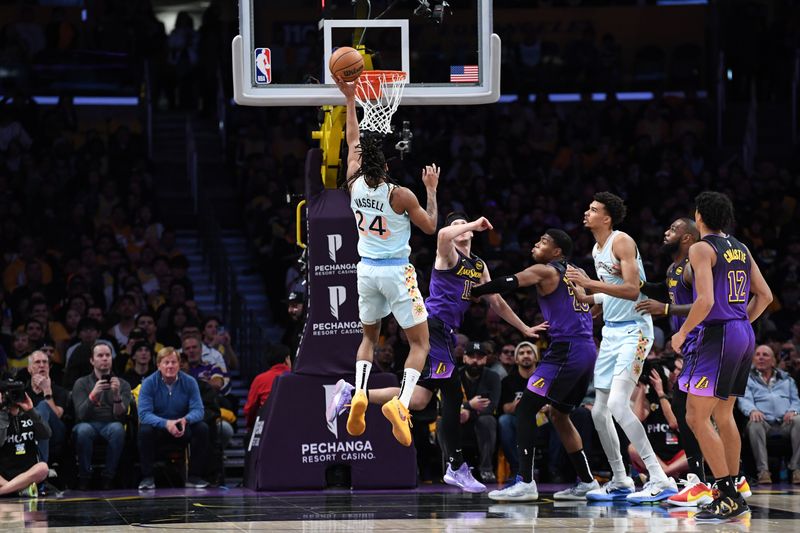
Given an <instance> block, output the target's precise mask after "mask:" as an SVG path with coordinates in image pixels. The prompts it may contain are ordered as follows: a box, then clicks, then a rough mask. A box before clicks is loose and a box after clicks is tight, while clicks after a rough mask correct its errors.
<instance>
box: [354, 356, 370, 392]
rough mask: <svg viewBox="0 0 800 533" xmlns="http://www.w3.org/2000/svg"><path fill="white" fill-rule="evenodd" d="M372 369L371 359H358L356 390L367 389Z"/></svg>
mask: <svg viewBox="0 0 800 533" xmlns="http://www.w3.org/2000/svg"><path fill="white" fill-rule="evenodd" d="M370 370H372V363H371V362H370V361H356V391H360V390H363V391H366V390H367V380H368V379H369V371H370Z"/></svg>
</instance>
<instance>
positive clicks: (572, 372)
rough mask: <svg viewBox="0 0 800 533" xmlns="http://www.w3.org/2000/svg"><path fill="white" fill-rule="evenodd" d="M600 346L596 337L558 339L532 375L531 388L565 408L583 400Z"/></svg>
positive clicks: (551, 345)
mask: <svg viewBox="0 0 800 533" xmlns="http://www.w3.org/2000/svg"><path fill="white" fill-rule="evenodd" d="M596 360H597V346H596V345H595V343H594V340H593V339H583V338H574V339H565V340H556V341H553V342H552V343H550V346H549V347H548V348H547V350H546V351H545V352H544V355H543V356H542V360H541V361H539V364H538V365H537V366H536V370H534V371H533V375H532V376H531V377H530V378H529V379H528V390H529V391H531V392H532V393H534V394H538V395H539V396H544V397H545V398H547V399H548V400H550V402H551V403H552V404H553V405H555V406H557V407H561V408H562V409H564V408H567V409H566V410H571V409H574V408H576V407H577V406H579V405H580V404H581V402H582V401H583V398H584V397H585V396H586V390H587V389H588V388H589V383H591V381H592V377H593V376H594V363H595V361H596Z"/></svg>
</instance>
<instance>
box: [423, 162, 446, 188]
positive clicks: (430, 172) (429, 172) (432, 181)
mask: <svg viewBox="0 0 800 533" xmlns="http://www.w3.org/2000/svg"><path fill="white" fill-rule="evenodd" d="M441 171H442V169H441V168H439V167H437V166H436V163H431V164H430V165H425V168H423V169H422V183H424V184H425V187H426V188H428V189H435V188H436V187H438V186H439V174H440V173H441Z"/></svg>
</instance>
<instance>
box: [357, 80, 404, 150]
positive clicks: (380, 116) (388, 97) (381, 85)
mask: <svg viewBox="0 0 800 533" xmlns="http://www.w3.org/2000/svg"><path fill="white" fill-rule="evenodd" d="M407 84H408V77H407V76H406V73H405V72H403V71H402V70H365V71H364V72H363V73H362V74H361V76H359V78H358V80H357V81H356V101H357V102H358V103H359V105H360V106H361V107H362V108H363V109H364V117H363V118H362V119H361V122H360V123H359V126H360V128H361V129H362V130H367V131H372V132H375V133H382V134H384V135H387V134H389V133H391V132H392V125H391V121H392V115H394V112H395V111H397V106H399V105H400V99H401V98H402V97H403V89H405V87H406V85H407Z"/></svg>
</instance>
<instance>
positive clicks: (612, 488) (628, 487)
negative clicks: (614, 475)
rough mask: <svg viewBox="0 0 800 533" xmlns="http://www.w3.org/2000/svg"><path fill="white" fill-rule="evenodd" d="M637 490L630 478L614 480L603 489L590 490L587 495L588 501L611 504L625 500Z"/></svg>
mask: <svg viewBox="0 0 800 533" xmlns="http://www.w3.org/2000/svg"><path fill="white" fill-rule="evenodd" d="M634 490H636V485H634V484H633V480H632V479H631V478H630V476H625V477H624V478H622V479H612V480H611V481H609V482H607V483H605V484H604V485H603V486H602V487H600V488H597V489H594V490H590V491H589V492H587V493H586V499H587V500H589V501H595V502H610V501H614V500H624V499H625V498H626V497H627V496H628V494H630V493H631V492H633V491H634Z"/></svg>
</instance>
